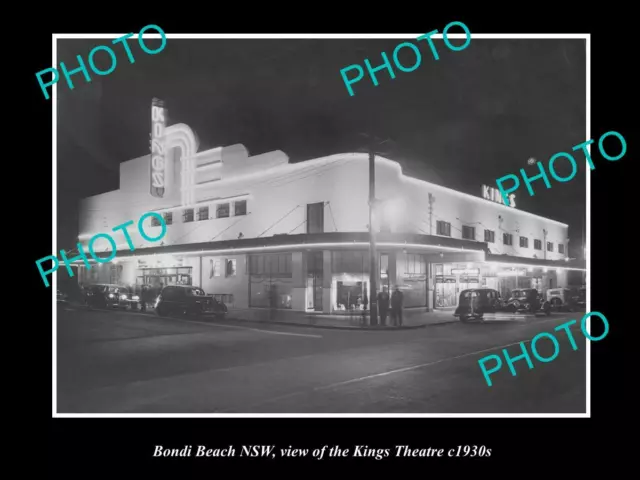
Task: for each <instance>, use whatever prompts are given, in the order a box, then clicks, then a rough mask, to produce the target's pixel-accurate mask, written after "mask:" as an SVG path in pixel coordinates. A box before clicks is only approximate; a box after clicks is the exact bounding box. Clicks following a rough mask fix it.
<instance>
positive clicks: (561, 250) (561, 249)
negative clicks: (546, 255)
mask: <svg viewBox="0 0 640 480" xmlns="http://www.w3.org/2000/svg"><path fill="white" fill-rule="evenodd" d="M558 252H559V253H564V243H559V244H558Z"/></svg>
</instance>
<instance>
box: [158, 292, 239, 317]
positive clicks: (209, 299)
mask: <svg viewBox="0 0 640 480" xmlns="http://www.w3.org/2000/svg"><path fill="white" fill-rule="evenodd" d="M155 309H156V313H157V314H158V315H160V316H161V317H164V316H166V315H170V314H179V315H213V316H214V317H216V318H220V317H224V316H225V315H226V313H227V306H226V305H225V304H224V303H222V302H219V301H218V300H216V299H215V298H214V297H213V295H207V294H206V293H204V290H202V289H201V288H198V287H192V286H190V285H170V286H167V287H164V288H163V289H162V291H161V292H160V295H159V296H158V298H157V300H156V303H155Z"/></svg>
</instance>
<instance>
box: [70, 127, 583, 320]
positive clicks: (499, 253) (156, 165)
mask: <svg viewBox="0 0 640 480" xmlns="http://www.w3.org/2000/svg"><path fill="white" fill-rule="evenodd" d="M156 147H157V148H156V149H155V150H154V155H155V153H156V151H161V152H162V154H163V158H162V161H160V160H157V159H156V160H152V156H151V155H146V156H143V157H139V158H136V159H134V160H130V161H127V162H124V163H122V164H121V165H120V188H119V189H118V190H115V191H111V192H107V193H104V194H100V195H96V196H93V197H89V198H86V199H84V200H82V202H81V206H80V232H81V235H80V237H79V241H80V242H82V243H83V244H84V245H85V248H84V250H85V252H87V251H88V249H87V247H86V242H87V241H88V240H89V238H91V237H92V236H93V235H94V234H96V233H101V232H111V229H112V228H113V227H115V226H117V225H120V224H122V223H124V222H127V221H129V220H130V219H131V218H139V217H140V216H141V215H142V214H143V213H145V212H148V211H156V212H159V213H161V214H162V215H163V216H164V218H165V222H166V223H167V233H166V236H165V237H164V238H163V239H162V240H161V241H159V242H153V243H152V242H147V241H145V240H144V239H143V238H142V237H141V236H140V235H139V233H138V232H137V231H134V229H130V231H131V239H132V241H133V244H134V245H135V251H133V252H131V251H130V249H129V248H128V246H127V243H126V241H125V238H124V236H123V235H122V233H113V234H112V235H113V237H114V239H115V240H116V243H117V244H118V255H117V257H116V259H115V261H114V262H112V263H108V264H102V265H98V264H96V263H95V262H92V264H91V268H90V269H89V268H87V267H86V266H81V268H80V269H79V270H80V272H79V275H78V277H79V281H80V282H81V283H93V282H104V283H121V284H136V283H137V284H152V285H159V284H162V285H168V284H176V283H185V284H191V285H197V286H200V287H202V288H203V289H204V290H205V292H207V293H209V294H216V295H220V296H224V297H223V298H224V301H225V302H226V303H227V304H228V305H229V307H230V308H232V309H233V308H235V309H242V308H268V307H270V305H272V302H275V303H276V304H277V307H278V308H287V309H293V310H300V311H317V312H325V313H329V312H341V311H345V310H348V309H349V308H350V307H351V306H356V308H357V305H359V304H360V303H361V302H362V301H363V297H364V292H367V293H368V283H369V257H368V233H367V231H368V208H369V205H368V178H369V177H368V157H367V155H366V154H361V153H344V154H338V155H332V156H329V157H324V158H318V159H313V160H308V161H304V162H299V163H289V159H288V157H287V156H286V155H285V154H284V153H283V152H281V151H273V152H268V153H264V154H260V155H255V156H250V155H249V153H248V152H247V150H246V149H245V147H244V146H242V145H233V146H229V147H220V148H215V149H211V150H207V151H202V152H200V151H198V145H197V141H196V137H195V135H194V134H193V132H192V131H191V130H190V129H189V127H187V126H186V125H184V124H179V125H172V126H167V127H166V128H164V138H163V143H162V145H160V146H157V145H156ZM162 168H164V171H162ZM158 171H160V172H161V174H162V175H159V174H158ZM160 178H162V184H163V188H159V186H160V183H159V182H160V180H159V179H160ZM152 182H153V183H152ZM151 187H152V188H151ZM376 194H377V195H376V196H377V198H378V199H379V203H378V205H377V206H376V209H375V222H374V226H375V229H376V231H377V234H376V237H377V245H378V253H379V258H378V263H379V267H380V268H379V274H378V285H379V286H380V288H382V287H383V286H387V287H391V288H393V287H394V286H395V285H399V286H401V288H403V289H404V291H405V304H406V307H408V308H411V307H421V308H445V307H450V306H455V304H456V302H457V294H458V293H459V291H460V290H461V289H463V288H466V287H473V286H483V285H484V286H488V287H492V288H497V289H499V290H501V291H502V292H503V294H504V295H506V294H507V293H508V292H509V291H510V290H511V289H513V288H516V286H519V287H531V286H533V287H537V288H539V289H541V290H545V289H547V288H554V287H558V286H565V285H566V284H567V281H568V280H567V272H568V271H570V270H572V269H573V270H576V271H581V270H583V269H584V262H582V264H579V263H576V262H575V261H573V260H571V261H569V260H568V257H567V252H568V245H567V243H568V226H567V225H566V224H563V223H559V222H556V221H554V220H550V219H546V218H542V217H539V216H536V215H533V214H530V213H527V212H524V211H520V210H517V209H516V208H512V207H509V206H505V205H503V204H500V203H497V202H494V201H491V200H487V199H484V198H481V197H474V196H472V195H467V194H463V193H460V192H457V191H454V190H451V189H448V188H444V187H442V186H438V185H434V184H431V183H428V182H424V181H421V180H417V179H414V178H410V177H408V176H405V175H404V174H403V173H402V170H401V167H400V165H399V164H398V163H396V162H394V161H392V160H389V159H386V158H382V157H377V158H376ZM151 222H152V219H149V220H148V225H147V226H146V227H145V230H146V232H147V234H148V235H150V236H156V235H158V234H159V231H160V228H161V227H160V226H158V225H155V226H154V225H152V223H151ZM101 241H103V242H104V243H103V244H101V243H100V242H101ZM94 248H95V251H96V252H100V251H101V249H102V250H104V249H106V248H108V242H107V241H106V240H104V239H102V240H100V241H98V242H96V244H95V246H94ZM104 256H107V253H104Z"/></svg>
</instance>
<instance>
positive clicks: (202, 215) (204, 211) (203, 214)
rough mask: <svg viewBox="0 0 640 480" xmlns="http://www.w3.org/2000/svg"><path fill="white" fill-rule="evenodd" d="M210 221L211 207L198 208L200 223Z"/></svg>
mask: <svg viewBox="0 0 640 480" xmlns="http://www.w3.org/2000/svg"><path fill="white" fill-rule="evenodd" d="M200 220H209V207H200V208H198V221H200Z"/></svg>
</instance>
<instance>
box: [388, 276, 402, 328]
mask: <svg viewBox="0 0 640 480" xmlns="http://www.w3.org/2000/svg"><path fill="white" fill-rule="evenodd" d="M403 304H404V294H403V293H402V292H401V291H400V287H399V286H397V285H396V289H395V291H394V292H393V294H392V295H391V318H392V320H393V325H394V326H396V327H401V326H402V306H403Z"/></svg>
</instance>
